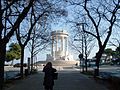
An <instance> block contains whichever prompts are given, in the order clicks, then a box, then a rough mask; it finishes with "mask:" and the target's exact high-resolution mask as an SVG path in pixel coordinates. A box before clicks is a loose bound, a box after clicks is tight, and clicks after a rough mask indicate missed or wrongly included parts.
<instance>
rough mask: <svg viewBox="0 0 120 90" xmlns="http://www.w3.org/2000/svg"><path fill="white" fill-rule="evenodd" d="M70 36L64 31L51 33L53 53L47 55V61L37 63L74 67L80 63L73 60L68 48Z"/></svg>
mask: <svg viewBox="0 0 120 90" xmlns="http://www.w3.org/2000/svg"><path fill="white" fill-rule="evenodd" d="M68 38H69V34H68V33H67V32H65V31H63V30H61V31H60V30H58V31H52V32H51V40H52V41H51V42H52V43H51V53H50V54H47V55H46V61H39V62H37V64H38V65H41V64H45V63H47V62H52V63H53V65H54V66H73V65H75V64H79V61H76V60H74V59H73V55H72V54H71V53H70V52H69V47H68V43H69V42H68Z"/></svg>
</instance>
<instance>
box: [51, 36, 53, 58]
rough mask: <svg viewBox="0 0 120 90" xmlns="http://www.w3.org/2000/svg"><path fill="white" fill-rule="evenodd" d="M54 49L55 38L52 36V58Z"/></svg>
mask: <svg viewBox="0 0 120 90" xmlns="http://www.w3.org/2000/svg"><path fill="white" fill-rule="evenodd" d="M53 48H54V37H53V36H52V46H51V49H52V50H51V55H52V57H53V52H54V51H53Z"/></svg>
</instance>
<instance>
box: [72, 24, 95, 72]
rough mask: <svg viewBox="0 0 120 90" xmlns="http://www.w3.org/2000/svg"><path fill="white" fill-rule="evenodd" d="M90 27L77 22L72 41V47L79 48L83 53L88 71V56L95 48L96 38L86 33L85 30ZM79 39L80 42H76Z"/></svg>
mask: <svg viewBox="0 0 120 90" xmlns="http://www.w3.org/2000/svg"><path fill="white" fill-rule="evenodd" d="M85 29H88V28H86V27H84V24H83V23H77V22H75V29H74V33H76V34H75V36H74V38H73V39H74V42H72V45H71V46H72V47H73V49H75V50H77V51H78V52H79V53H80V54H83V58H84V61H83V62H84V63H83V64H84V66H85V71H86V72H87V66H88V65H87V62H88V56H89V55H90V53H91V50H92V49H93V48H94V44H93V43H94V38H93V37H92V36H91V35H89V34H87V33H85V32H84V30H85ZM76 41H78V43H76ZM84 66H83V72H84Z"/></svg>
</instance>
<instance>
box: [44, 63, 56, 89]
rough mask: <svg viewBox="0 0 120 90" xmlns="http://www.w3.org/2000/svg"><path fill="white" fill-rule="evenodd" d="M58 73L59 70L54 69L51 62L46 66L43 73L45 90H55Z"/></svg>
mask: <svg viewBox="0 0 120 90" xmlns="http://www.w3.org/2000/svg"><path fill="white" fill-rule="evenodd" d="M56 71H57V70H56V69H55V68H53V67H52V63H51V62H48V63H47V64H46V65H45V66H44V68H43V72H44V73H45V75H44V81H43V85H44V89H45V90H53V86H54V72H56Z"/></svg>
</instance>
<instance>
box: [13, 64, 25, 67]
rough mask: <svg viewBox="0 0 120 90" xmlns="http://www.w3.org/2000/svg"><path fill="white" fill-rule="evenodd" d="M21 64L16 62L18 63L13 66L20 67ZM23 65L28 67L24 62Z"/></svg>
mask: <svg viewBox="0 0 120 90" xmlns="http://www.w3.org/2000/svg"><path fill="white" fill-rule="evenodd" d="M20 66H21V64H20V63H16V64H14V65H13V67H20ZM23 67H27V64H26V63H24V64H23Z"/></svg>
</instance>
